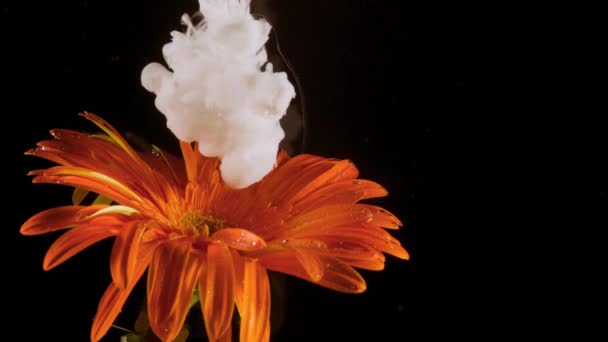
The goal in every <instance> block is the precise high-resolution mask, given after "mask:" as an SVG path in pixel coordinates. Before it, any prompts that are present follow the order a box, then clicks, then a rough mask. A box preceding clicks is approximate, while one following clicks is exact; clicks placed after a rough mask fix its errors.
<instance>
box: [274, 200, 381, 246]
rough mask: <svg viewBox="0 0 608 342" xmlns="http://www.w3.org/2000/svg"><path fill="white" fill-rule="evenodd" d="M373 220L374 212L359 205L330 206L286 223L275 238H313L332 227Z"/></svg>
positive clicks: (353, 224)
mask: <svg viewBox="0 0 608 342" xmlns="http://www.w3.org/2000/svg"><path fill="white" fill-rule="evenodd" d="M372 218H373V214H372V212H371V211H370V210H369V209H367V208H366V207H364V206H361V205H358V204H354V205H349V204H343V205H328V206H324V207H320V208H316V209H313V210H311V211H309V212H307V213H304V214H301V215H298V216H296V217H294V218H293V219H291V220H289V221H287V222H285V223H284V224H283V225H280V226H279V227H278V228H277V229H276V231H275V234H276V235H275V236H274V237H273V238H275V239H280V238H291V237H294V236H296V237H300V236H311V235H314V234H317V233H319V232H325V231H327V230H328V229H329V228H332V227H339V226H357V225H360V224H363V223H366V222H369V221H371V220H372Z"/></svg>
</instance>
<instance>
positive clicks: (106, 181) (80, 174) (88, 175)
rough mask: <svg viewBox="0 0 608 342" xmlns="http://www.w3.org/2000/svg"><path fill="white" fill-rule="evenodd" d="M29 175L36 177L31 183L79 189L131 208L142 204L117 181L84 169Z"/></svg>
mask: <svg viewBox="0 0 608 342" xmlns="http://www.w3.org/2000/svg"><path fill="white" fill-rule="evenodd" d="M29 174H30V175H34V176H36V177H35V178H34V179H33V180H32V182H33V183H59V184H64V185H70V186H74V187H79V188H83V189H85V190H88V191H92V192H95V193H98V194H100V195H103V196H105V197H108V198H110V199H112V200H113V201H115V202H118V203H120V204H124V205H129V206H132V207H133V206H134V204H138V203H142V202H143V200H142V198H141V197H140V196H139V195H137V194H136V193H135V192H133V191H132V190H131V189H130V188H128V187H126V186H124V185H123V184H121V183H120V182H118V181H117V180H115V179H113V178H111V177H108V176H106V175H104V174H101V173H99V172H95V171H91V170H89V169H85V168H79V167H74V166H55V167H51V168H49V169H47V170H39V171H32V172H30V173H29ZM135 207H138V206H137V205H135Z"/></svg>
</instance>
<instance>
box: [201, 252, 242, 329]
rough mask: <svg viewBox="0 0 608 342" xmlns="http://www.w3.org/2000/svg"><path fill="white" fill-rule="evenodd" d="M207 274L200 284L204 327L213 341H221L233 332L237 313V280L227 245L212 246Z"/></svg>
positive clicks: (208, 253)
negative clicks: (231, 329) (235, 299)
mask: <svg viewBox="0 0 608 342" xmlns="http://www.w3.org/2000/svg"><path fill="white" fill-rule="evenodd" d="M206 273H207V274H203V275H202V276H201V279H200V283H199V284H200V293H201V306H202V309H203V315H204V317H205V325H206V327H207V334H208V335H209V336H210V337H212V338H215V339H220V338H221V337H222V336H223V335H225V334H226V332H227V331H228V330H230V323H231V322H232V313H233V311H234V286H235V278H236V276H235V272H234V265H233V262H232V253H231V252H230V248H229V247H228V246H227V245H226V244H224V243H211V244H209V248H208V250H207V272H206Z"/></svg>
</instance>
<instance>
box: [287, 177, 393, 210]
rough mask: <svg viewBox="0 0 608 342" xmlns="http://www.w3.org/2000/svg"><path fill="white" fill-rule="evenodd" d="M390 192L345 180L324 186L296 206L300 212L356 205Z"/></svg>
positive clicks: (370, 184)
mask: <svg viewBox="0 0 608 342" xmlns="http://www.w3.org/2000/svg"><path fill="white" fill-rule="evenodd" d="M387 194H388V192H387V191H386V189H384V188H383V187H382V186H381V185H380V184H378V183H375V182H372V181H368V180H363V179H355V180H352V179H351V180H345V181H341V182H338V183H334V184H329V185H327V186H324V187H322V188H320V189H318V190H317V191H315V192H313V193H311V194H310V195H309V196H306V197H304V198H302V199H301V200H300V201H298V202H297V203H295V204H294V206H296V207H297V210H298V212H306V211H309V210H311V209H313V208H315V207H322V206H326V205H335V204H355V203H357V202H358V201H361V200H364V199H367V198H375V197H383V196H386V195H387Z"/></svg>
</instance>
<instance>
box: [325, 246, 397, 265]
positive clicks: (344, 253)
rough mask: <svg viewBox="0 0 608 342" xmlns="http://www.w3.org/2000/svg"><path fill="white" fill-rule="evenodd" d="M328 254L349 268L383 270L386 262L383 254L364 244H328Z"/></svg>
mask: <svg viewBox="0 0 608 342" xmlns="http://www.w3.org/2000/svg"><path fill="white" fill-rule="evenodd" d="M326 241H327V240H326ZM328 252H329V253H330V254H331V255H333V256H334V257H336V258H338V259H340V260H342V261H343V262H345V263H347V264H349V265H351V266H354V267H359V268H364V269H366V270H372V271H380V270H382V269H384V262H385V260H386V258H385V257H384V254H382V253H381V252H380V251H378V250H377V249H376V248H374V247H371V246H369V245H367V244H365V243H345V242H344V241H339V242H337V243H335V244H333V245H331V244H330V246H328Z"/></svg>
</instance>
